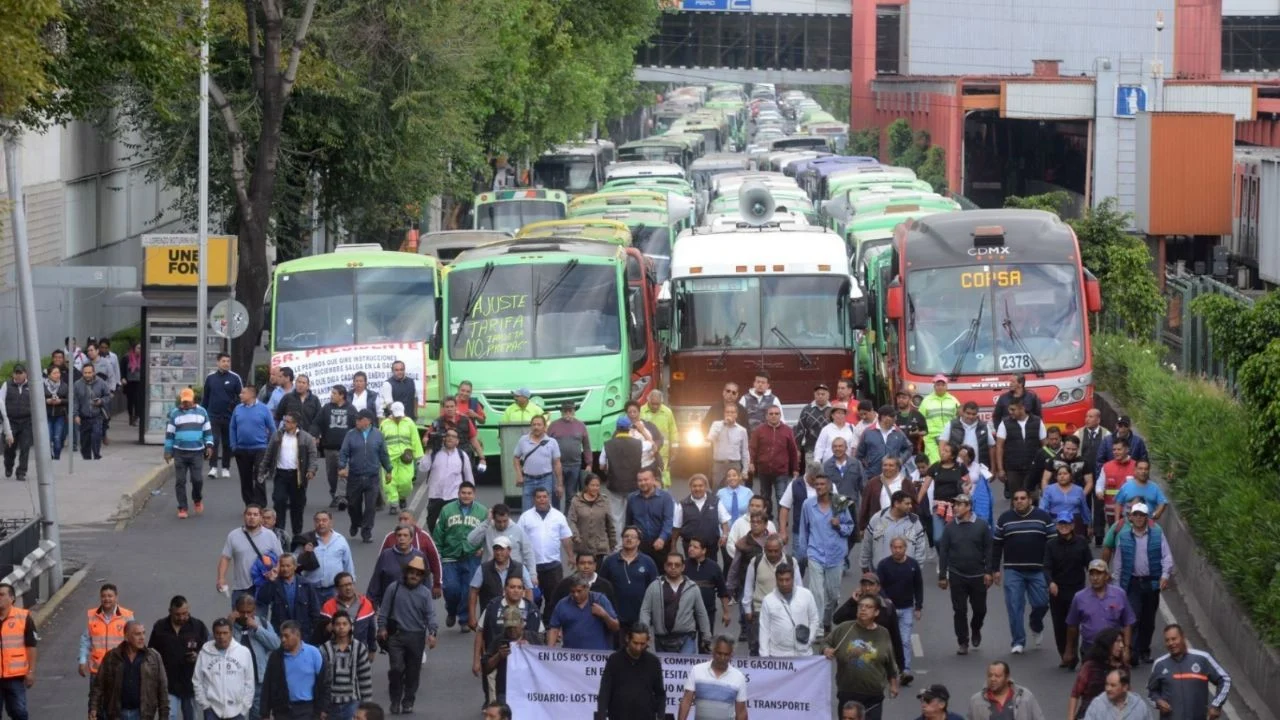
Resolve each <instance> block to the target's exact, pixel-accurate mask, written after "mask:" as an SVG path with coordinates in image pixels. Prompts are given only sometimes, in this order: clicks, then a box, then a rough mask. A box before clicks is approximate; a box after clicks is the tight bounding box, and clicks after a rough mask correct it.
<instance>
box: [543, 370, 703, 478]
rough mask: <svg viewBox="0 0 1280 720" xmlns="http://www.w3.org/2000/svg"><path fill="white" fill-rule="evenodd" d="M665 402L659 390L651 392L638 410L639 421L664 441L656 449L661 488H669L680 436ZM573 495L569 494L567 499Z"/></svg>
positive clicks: (673, 415) (673, 417) (674, 417)
mask: <svg viewBox="0 0 1280 720" xmlns="http://www.w3.org/2000/svg"><path fill="white" fill-rule="evenodd" d="M665 400H666V396H665V395H663V394H662V391H661V390H653V391H651V392H650V393H649V397H648V398H647V399H646V400H645V404H644V407H643V408H641V409H640V419H641V420H643V421H644V422H646V423H648V424H650V425H652V426H654V427H655V428H657V430H658V433H659V435H660V436H661V437H663V438H665V439H666V442H664V443H662V447H661V448H659V449H658V454H659V455H660V456H661V457H662V487H664V488H669V487H671V463H672V462H674V461H675V449H674V444H675V442H676V441H677V440H678V439H679V437H680V435H679V429H678V428H676V416H675V413H673V412H671V408H670V407H668V406H667V405H664V404H663V401H665ZM573 495H574V493H573V492H570V493H569V494H568V497H573Z"/></svg>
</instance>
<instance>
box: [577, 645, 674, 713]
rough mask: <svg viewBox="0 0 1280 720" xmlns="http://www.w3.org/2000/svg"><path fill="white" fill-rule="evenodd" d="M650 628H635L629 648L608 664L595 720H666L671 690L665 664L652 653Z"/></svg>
mask: <svg viewBox="0 0 1280 720" xmlns="http://www.w3.org/2000/svg"><path fill="white" fill-rule="evenodd" d="M648 647H649V628H647V627H645V626H644V625H635V626H632V628H631V629H630V630H628V631H627V644H626V646H625V647H624V648H623V649H621V650H618V651H616V652H614V653H613V654H612V655H610V656H609V659H608V660H607V661H605V664H604V672H603V673H601V674H600V693H599V695H598V696H597V699H596V714H595V718H594V720H662V718H663V717H665V715H666V712H667V690H666V686H665V685H664V684H663V677H662V661H660V660H658V656H657V655H654V654H653V653H651V652H649V651H648Z"/></svg>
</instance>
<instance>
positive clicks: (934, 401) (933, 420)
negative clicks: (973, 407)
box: [920, 373, 960, 463]
mask: <svg viewBox="0 0 1280 720" xmlns="http://www.w3.org/2000/svg"><path fill="white" fill-rule="evenodd" d="M920 414H921V415H924V420H925V424H926V425H927V428H926V429H927V431H928V432H927V434H926V436H925V440H924V452H925V454H926V455H928V456H929V462H931V463H936V462H938V459H939V456H938V443H936V442H933V438H936V437H938V436H939V435H941V434H942V431H943V430H945V429H946V427H947V425H949V424H950V423H951V421H952V420H954V419H955V417H956V416H957V415H959V414H960V401H959V400H958V399H956V396H955V395H952V394H951V393H950V392H948V391H947V376H946V375H943V374H942V373H938V374H937V375H934V376H933V392H932V393H929V395H928V397H926V398H925V399H924V400H921V401H920Z"/></svg>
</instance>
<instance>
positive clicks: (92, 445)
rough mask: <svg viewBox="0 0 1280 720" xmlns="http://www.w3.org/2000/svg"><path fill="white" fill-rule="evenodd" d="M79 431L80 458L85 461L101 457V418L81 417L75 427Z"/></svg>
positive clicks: (97, 415)
mask: <svg viewBox="0 0 1280 720" xmlns="http://www.w3.org/2000/svg"><path fill="white" fill-rule="evenodd" d="M77 429H78V430H79V431H80V433H79V437H80V457H82V458H84V459H85V460H95V459H98V458H101V457H102V434H103V428H102V416H101V415H100V414H94V415H91V416H87V417H86V416H81V417H80V424H79V425H78V426H77Z"/></svg>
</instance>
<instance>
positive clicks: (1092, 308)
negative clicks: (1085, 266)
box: [1084, 270, 1102, 313]
mask: <svg viewBox="0 0 1280 720" xmlns="http://www.w3.org/2000/svg"><path fill="white" fill-rule="evenodd" d="M1084 304H1085V307H1086V308H1087V309H1088V311H1089V312H1091V313H1097V312H1102V286H1101V285H1100V284H1098V278H1096V277H1094V276H1093V273H1091V272H1089V271H1088V270H1085V271H1084Z"/></svg>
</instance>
